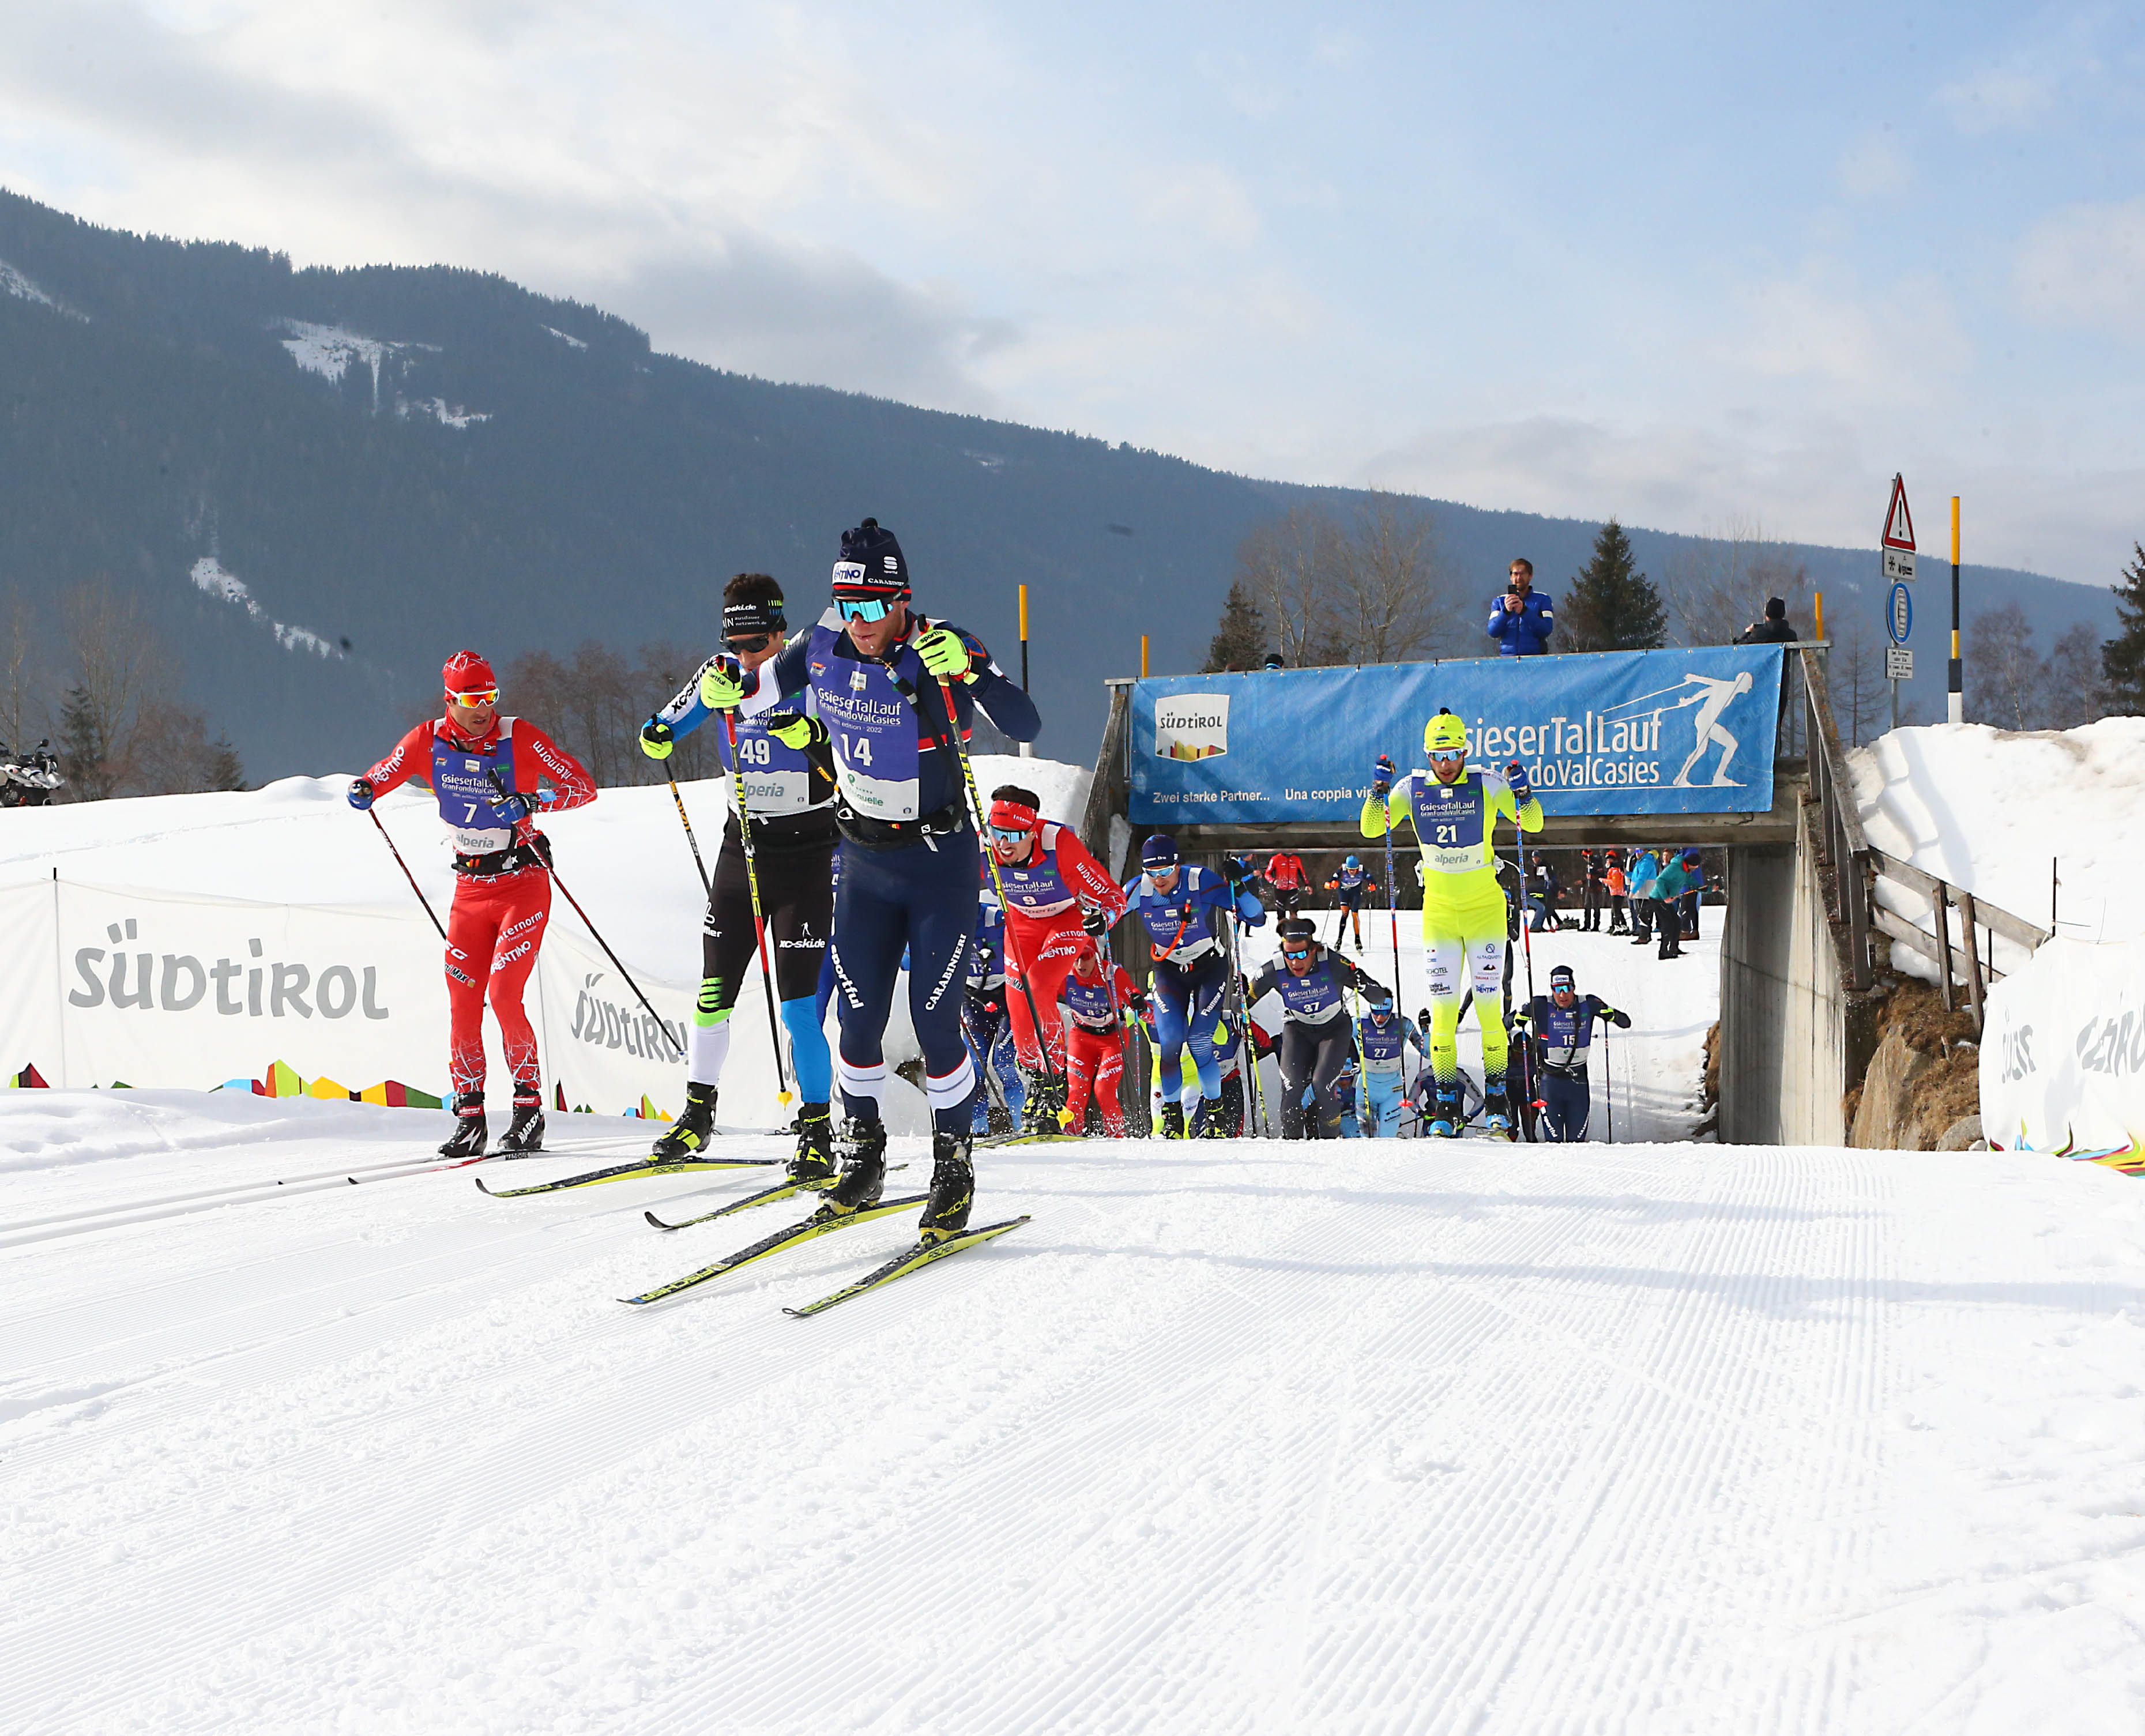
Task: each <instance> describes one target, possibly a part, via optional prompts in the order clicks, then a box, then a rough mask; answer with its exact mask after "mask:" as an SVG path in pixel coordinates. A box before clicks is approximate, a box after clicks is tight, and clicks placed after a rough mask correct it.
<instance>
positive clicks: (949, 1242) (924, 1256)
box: [783, 1216, 1032, 1320]
mask: <svg viewBox="0 0 2145 1736" xmlns="http://www.w3.org/2000/svg"><path fill="white" fill-rule="evenodd" d="M1030 1221H1032V1220H1031V1219H1030V1218H1028V1217H1024V1216H1023V1217H1009V1218H1008V1219H1007V1220H1006V1221H1004V1222H1003V1223H1002V1224H986V1225H985V1226H983V1228H982V1229H980V1230H969V1231H964V1232H963V1233H962V1234H961V1235H958V1236H948V1238H947V1239H946V1240H945V1241H919V1242H918V1243H917V1244H916V1246H914V1247H913V1248H909V1249H908V1250H906V1251H903V1252H902V1253H898V1254H896V1255H895V1256H893V1259H891V1260H889V1261H887V1262H886V1264H885V1265H884V1266H881V1267H879V1269H878V1271H874V1272H868V1273H866V1274H865V1275H864V1276H863V1277H861V1278H859V1279H858V1280H857V1281H856V1282H855V1283H854V1284H845V1285H844V1286H842V1287H841V1288H840V1289H839V1290H838V1291H835V1292H834V1294H833V1295H832V1296H821V1297H820V1298H819V1301H816V1302H807V1303H806V1304H805V1305H804V1306H803V1307H802V1308H785V1309H784V1310H783V1312H784V1314H786V1315H788V1316H789V1317H790V1318H791V1319H792V1320H803V1319H804V1317H805V1316H807V1315H812V1314H820V1313H824V1311H826V1310H828V1309H829V1308H831V1307H833V1306H834V1305H835V1304H836V1303H837V1302H846V1301H849V1298H850V1297H852V1296H862V1295H863V1293H864V1292H865V1291H868V1290H876V1289H878V1287H879V1286H881V1285H882V1284H891V1283H892V1282H893V1281H894V1280H895V1279H896V1278H902V1277H906V1276H908V1274H909V1273H911V1272H913V1271H917V1270H918V1269H919V1268H920V1267H923V1266H928V1265H930V1264H931V1262H932V1261H934V1260H943V1259H944V1258H945V1257H946V1256H948V1254H958V1253H959V1252H960V1251H961V1250H962V1249H963V1248H973V1247H974V1246H977V1245H978V1243H980V1242H986V1241H990V1240H991V1238H992V1237H993V1236H1003V1235H1004V1234H1005V1233H1006V1231H1008V1230H1018V1228H1019V1227H1020V1226H1022V1225H1023V1224H1025V1223H1028V1222H1030Z"/></svg>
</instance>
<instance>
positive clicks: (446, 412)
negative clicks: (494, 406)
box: [395, 393, 491, 428]
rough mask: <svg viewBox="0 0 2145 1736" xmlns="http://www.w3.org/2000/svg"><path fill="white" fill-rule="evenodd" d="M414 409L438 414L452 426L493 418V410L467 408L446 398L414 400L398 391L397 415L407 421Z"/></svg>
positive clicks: (423, 412)
mask: <svg viewBox="0 0 2145 1736" xmlns="http://www.w3.org/2000/svg"><path fill="white" fill-rule="evenodd" d="M413 410H414V411H416V413H417V414H419V415H435V416H437V417H438V418H439V419H440V421H441V422H442V423H444V424H445V425H446V426H448V427H450V428H467V427H469V426H470V425H472V424H474V423H477V422H488V421H490V420H491V412H490V410H465V409H464V408H463V407H462V406H461V405H459V404H455V405H450V404H449V403H448V402H447V400H445V398H419V399H417V400H416V401H415V402H412V401H411V400H409V399H407V398H405V397H403V396H402V395H401V394H399V393H398V394H397V395H396V399H395V414H396V416H397V417H399V418H400V419H401V420H403V421H408V420H410V415H411V411H413Z"/></svg>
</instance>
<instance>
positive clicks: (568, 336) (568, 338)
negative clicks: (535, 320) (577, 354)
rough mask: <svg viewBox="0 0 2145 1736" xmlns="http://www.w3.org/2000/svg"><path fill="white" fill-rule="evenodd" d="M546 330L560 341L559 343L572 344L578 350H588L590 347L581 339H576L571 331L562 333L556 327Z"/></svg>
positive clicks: (547, 327)
mask: <svg viewBox="0 0 2145 1736" xmlns="http://www.w3.org/2000/svg"><path fill="white" fill-rule="evenodd" d="M544 329H545V331H548V332H550V334H551V336H554V337H555V338H556V339H558V341H560V343H562V344H571V345H572V346H574V347H575V349H576V350H585V349H587V348H588V345H587V344H586V343H585V342H584V341H582V340H581V339H580V338H577V337H575V336H574V334H573V333H572V332H570V331H560V329H559V328H558V327H557V326H545V328H544Z"/></svg>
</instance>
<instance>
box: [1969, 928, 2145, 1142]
mask: <svg viewBox="0 0 2145 1736" xmlns="http://www.w3.org/2000/svg"><path fill="white" fill-rule="evenodd" d="M1980 1078H1981V1122H1982V1127H1983V1129H1984V1130H1985V1131H1986V1132H1987V1134H1988V1139H1989V1142H1990V1143H1991V1144H1993V1145H1999V1146H2003V1147H2006V1148H2007V1149H2015V1148H2019V1147H2028V1148H2030V1149H2032V1150H2034V1151H2056V1150H2061V1149H2063V1148H2065V1147H2070V1148H2072V1149H2075V1150H2079V1151H2088V1150H2092V1151H2108V1150H2114V1149H2118V1148H2121V1147H2135V1146H2137V1145H2138V1143H2139V1142H2140V1141H2141V1140H2145V941H2140V940H2133V941H2123V942H2118V943H2110V944H2103V945H2095V944H2094V943H2092V942H2090V941H2083V940H2066V939H2061V938H2058V939H2056V940H2052V941H2049V942H2048V943H2047V944H2046V945H2044V946H2043V947H2042V948H2040V950H2039V951H2038V952H2037V953H2034V954H2033V958H2032V959H2031V961H2030V962H2028V963H2027V964H2025V965H2024V966H2023V967H2022V968H2020V970H2019V971H2018V972H2017V974H2016V975H2013V976H2009V977H2005V978H2004V979H2003V981H2002V982H1998V984H1996V985H1995V987H1993V988H1992V989H1991V990H1990V991H1989V994H1988V1006H1987V1008H1986V1017H1985V1019H1984V1022H1983V1032H1982V1042H1981V1067H1980Z"/></svg>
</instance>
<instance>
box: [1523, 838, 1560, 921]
mask: <svg viewBox="0 0 2145 1736" xmlns="http://www.w3.org/2000/svg"><path fill="white" fill-rule="evenodd" d="M1530 879H1531V880H1532V881H1533V885H1532V886H1531V887H1530V888H1529V891H1528V894H1527V908H1528V910H1529V911H1530V912H1531V913H1533V918H1534V919H1533V920H1532V921H1531V922H1530V923H1528V924H1527V927H1528V928H1529V929H1530V931H1531V932H1533V933H1536V934H1540V933H1550V934H1554V933H1556V932H1557V930H1558V929H1560V928H1562V927H1563V926H1564V924H1563V923H1561V922H1560V921H1559V920H1558V919H1557V914H1556V893H1557V885H1556V874H1555V871H1554V870H1553V869H1551V868H1550V865H1549V864H1548V863H1546V862H1545V861H1543V860H1542V859H1541V858H1540V857H1539V856H1537V857H1536V858H1535V868H1534V873H1533V874H1532V875H1531V876H1530Z"/></svg>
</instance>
